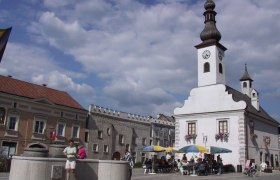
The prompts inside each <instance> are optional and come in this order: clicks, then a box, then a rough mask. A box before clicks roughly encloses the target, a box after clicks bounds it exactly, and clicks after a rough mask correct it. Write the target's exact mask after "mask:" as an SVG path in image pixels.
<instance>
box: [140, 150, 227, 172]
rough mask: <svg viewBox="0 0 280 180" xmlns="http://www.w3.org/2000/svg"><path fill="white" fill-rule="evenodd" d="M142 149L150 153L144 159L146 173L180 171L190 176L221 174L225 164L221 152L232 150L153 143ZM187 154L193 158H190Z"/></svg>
mask: <svg viewBox="0 0 280 180" xmlns="http://www.w3.org/2000/svg"><path fill="white" fill-rule="evenodd" d="M141 151H142V152H145V153H148V154H149V156H148V157H146V158H145V160H144V161H143V169H144V173H149V174H156V173H172V172H180V173H181V174H182V175H190V176H197V175H208V174H221V173H222V171H223V164H222V159H221V157H220V154H222V153H231V152H232V151H231V150H229V149H226V148H222V147H215V146H211V147H210V149H207V148H205V147H203V146H199V145H189V146H185V147H182V148H180V149H174V148H173V147H167V148H166V147H162V146H157V145H151V146H146V147H144V148H143V149H142V150H141ZM186 155H188V156H189V157H191V158H189V159H188V158H187V156H186ZM215 155H216V156H217V160H216V159H215ZM176 158H177V159H176Z"/></svg>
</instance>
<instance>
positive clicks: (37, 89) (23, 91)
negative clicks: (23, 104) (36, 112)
mask: <svg viewBox="0 0 280 180" xmlns="http://www.w3.org/2000/svg"><path fill="white" fill-rule="evenodd" d="M0 84H1V86H0V92H1V93H7V94H12V95H16V96H22V97H26V98H30V99H35V100H36V99H47V100H48V101H50V102H52V103H54V104H57V105H62V106H67V107H71V108H75V109H82V110H85V109H84V108H83V107H82V106H81V105H80V104H79V103H78V102H77V101H76V100H75V99H73V98H72V97H71V96H70V95H69V94H68V93H67V92H64V91H59V90H56V89H51V88H48V87H45V86H41V85H37V84H32V83H29V82H25V81H21V80H18V79H14V78H12V77H5V76H1V75H0Z"/></svg>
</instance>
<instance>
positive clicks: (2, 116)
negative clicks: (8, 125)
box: [0, 107, 6, 124]
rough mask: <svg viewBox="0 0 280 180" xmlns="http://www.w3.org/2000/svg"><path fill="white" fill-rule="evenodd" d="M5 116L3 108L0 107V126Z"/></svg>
mask: <svg viewBox="0 0 280 180" xmlns="http://www.w3.org/2000/svg"><path fill="white" fill-rule="evenodd" d="M5 114H6V110H5V108H3V107H0V124H4V122H5Z"/></svg>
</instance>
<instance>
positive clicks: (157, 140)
mask: <svg viewBox="0 0 280 180" xmlns="http://www.w3.org/2000/svg"><path fill="white" fill-rule="evenodd" d="M156 145H158V146H159V145H160V139H159V138H157V139H156Z"/></svg>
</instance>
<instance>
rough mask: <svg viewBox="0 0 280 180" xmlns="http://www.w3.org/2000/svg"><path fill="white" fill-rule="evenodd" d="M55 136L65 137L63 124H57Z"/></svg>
mask: <svg viewBox="0 0 280 180" xmlns="http://www.w3.org/2000/svg"><path fill="white" fill-rule="evenodd" d="M57 136H65V124H64V123H58V124H57Z"/></svg>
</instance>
